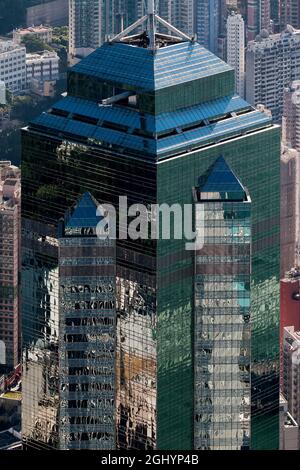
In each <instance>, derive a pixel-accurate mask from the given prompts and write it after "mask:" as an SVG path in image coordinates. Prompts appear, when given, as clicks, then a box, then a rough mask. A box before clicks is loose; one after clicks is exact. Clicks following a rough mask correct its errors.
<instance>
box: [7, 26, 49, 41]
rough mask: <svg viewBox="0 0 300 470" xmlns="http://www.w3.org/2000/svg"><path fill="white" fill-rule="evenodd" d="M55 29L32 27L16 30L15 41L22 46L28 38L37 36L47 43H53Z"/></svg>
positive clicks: (14, 33)
mask: <svg viewBox="0 0 300 470" xmlns="http://www.w3.org/2000/svg"><path fill="white" fill-rule="evenodd" d="M52 34H53V28H51V27H50V26H43V25H42V24H41V25H40V26H31V27H30V28H20V29H14V31H13V40H14V42H17V43H18V44H20V43H21V42H22V39H23V38H24V37H26V36H35V37H37V38H38V39H40V40H41V41H43V42H45V43H50V42H51V41H52Z"/></svg>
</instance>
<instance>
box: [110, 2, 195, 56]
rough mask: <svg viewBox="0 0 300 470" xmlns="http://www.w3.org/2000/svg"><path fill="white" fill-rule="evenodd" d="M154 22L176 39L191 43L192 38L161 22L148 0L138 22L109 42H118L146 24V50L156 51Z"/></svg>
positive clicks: (153, 4) (153, 5) (163, 21)
mask: <svg viewBox="0 0 300 470" xmlns="http://www.w3.org/2000/svg"><path fill="white" fill-rule="evenodd" d="M156 22H158V23H160V24H161V25H163V26H165V28H167V29H168V30H169V31H172V33H174V34H176V36H177V37H179V38H181V39H183V40H184V41H190V42H193V41H194V38H190V37H189V36H187V34H185V33H183V32H182V31H180V30H179V29H177V28H175V27H174V26H172V25H171V24H170V23H168V22H167V21H165V20H163V19H162V18H161V17H160V16H158V15H157V14H156V13H155V2H154V0H148V8H147V14H146V15H145V16H143V17H142V18H140V19H139V20H137V21H135V23H133V24H132V25H130V26H128V28H126V29H124V31H121V32H120V33H119V34H117V35H116V36H115V37H114V38H112V39H111V41H110V42H120V41H122V40H123V39H125V38H126V36H127V35H128V34H129V33H130V32H131V31H133V30H134V29H136V28H137V27H138V26H140V25H142V24H144V23H146V24H147V33H148V39H149V44H148V49H151V50H155V49H156V43H155V36H156Z"/></svg>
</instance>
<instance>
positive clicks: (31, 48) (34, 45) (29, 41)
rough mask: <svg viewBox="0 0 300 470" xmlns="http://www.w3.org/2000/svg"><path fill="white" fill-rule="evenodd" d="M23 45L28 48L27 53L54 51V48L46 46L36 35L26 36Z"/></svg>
mask: <svg viewBox="0 0 300 470" xmlns="http://www.w3.org/2000/svg"><path fill="white" fill-rule="evenodd" d="M22 44H24V46H25V47H26V51H27V52H42V51H53V48H52V47H51V46H49V44H46V43H45V42H44V41H42V40H41V39H40V38H38V37H37V36H35V35H34V34H28V35H26V36H24V37H23V39H22Z"/></svg>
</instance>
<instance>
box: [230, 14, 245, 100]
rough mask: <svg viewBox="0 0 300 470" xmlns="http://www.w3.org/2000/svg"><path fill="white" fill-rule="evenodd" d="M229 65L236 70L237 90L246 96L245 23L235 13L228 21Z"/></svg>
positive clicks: (239, 93)
mask: <svg viewBox="0 0 300 470" xmlns="http://www.w3.org/2000/svg"><path fill="white" fill-rule="evenodd" d="M227 63H228V64H229V65H231V66H232V67H233V68H234V70H235V89H236V92H237V94H238V95H240V96H241V97H242V98H243V97H244V95H245V23H244V20H243V18H242V16H241V15H239V14H238V15H236V14H235V13H234V12H232V13H231V15H229V16H228V19H227Z"/></svg>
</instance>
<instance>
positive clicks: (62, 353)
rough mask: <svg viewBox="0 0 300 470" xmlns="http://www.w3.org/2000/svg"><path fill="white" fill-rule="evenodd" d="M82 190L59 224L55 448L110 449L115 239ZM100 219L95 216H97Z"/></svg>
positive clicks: (112, 441)
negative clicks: (100, 226)
mask: <svg viewBox="0 0 300 470" xmlns="http://www.w3.org/2000/svg"><path fill="white" fill-rule="evenodd" d="M96 209H97V203H96V201H94V200H93V199H92V197H91V195H90V194H89V193H85V194H84V195H83V197H82V198H81V199H80V201H79V202H78V204H77V207H76V209H75V210H74V212H73V214H72V215H71V216H70V217H69V218H67V219H66V220H65V222H64V223H63V224H61V226H60V232H61V233H60V237H59V339H58V342H59V347H58V352H59V397H60V406H59V425H58V429H59V448H60V449H66V450H69V449H78V450H79V449H91V450H97V449H114V448H115V349H116V346H115V341H116V313H115V312H116V310H115V279H116V256H115V241H113V240H110V239H109V238H108V237H107V238H105V239H100V238H98V237H97V236H96V232H95V230H96V224H97V218H96ZM98 221H100V217H99V218H98Z"/></svg>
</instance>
